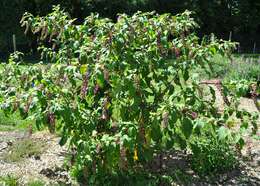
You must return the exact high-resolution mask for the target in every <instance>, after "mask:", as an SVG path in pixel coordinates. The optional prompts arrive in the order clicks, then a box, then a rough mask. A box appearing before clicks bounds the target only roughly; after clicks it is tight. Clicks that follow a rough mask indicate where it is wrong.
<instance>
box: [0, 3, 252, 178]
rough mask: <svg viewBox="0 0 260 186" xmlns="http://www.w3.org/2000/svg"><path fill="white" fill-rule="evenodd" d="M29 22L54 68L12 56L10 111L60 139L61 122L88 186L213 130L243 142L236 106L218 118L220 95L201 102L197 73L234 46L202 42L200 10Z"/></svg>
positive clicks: (6, 79)
mask: <svg viewBox="0 0 260 186" xmlns="http://www.w3.org/2000/svg"><path fill="white" fill-rule="evenodd" d="M21 23H22V25H23V26H25V27H26V32H28V31H29V30H31V31H32V32H33V33H35V34H37V35H38V36H39V39H40V40H41V41H42V42H41V43H42V44H41V45H40V50H41V51H42V57H44V58H46V59H47V60H49V62H50V63H49V64H47V65H44V64H35V65H32V66H28V67H26V68H21V67H20V64H19V63H16V62H14V61H13V60H12V59H10V61H9V63H8V64H7V65H5V67H4V69H3V70H2V71H1V73H0V81H1V89H0V96H1V97H0V100H1V108H2V109H4V110H5V111H11V112H14V111H16V110H17V109H18V110H19V111H20V113H21V114H22V115H23V116H24V117H32V118H34V119H35V120H36V125H37V126H41V125H43V124H47V126H48V127H49V128H50V129H51V131H53V132H54V129H55V128H56V126H55V125H56V123H57V120H59V122H60V123H61V124H60V126H59V127H60V128H61V130H62V138H61V140H60V144H61V145H64V144H65V143H69V146H70V148H71V149H72V150H74V151H75V153H74V154H75V157H74V158H73V162H72V164H73V170H74V171H75V172H77V173H79V172H81V173H82V175H83V176H84V178H86V179H87V180H88V181H89V182H90V181H91V180H92V181H93V182H95V183H96V182H97V181H98V179H95V178H96V177H97V176H102V175H108V174H111V173H118V172H119V171H126V170H135V169H137V170H138V168H140V165H143V164H145V163H146V162H147V161H149V160H150V159H151V158H152V157H153V155H154V153H159V152H162V151H163V150H167V149H172V148H174V147H176V146H178V147H180V148H182V149H186V148H188V147H187V146H188V144H189V139H190V138H191V137H192V136H199V135H200V131H202V129H203V130H204V128H205V127H206V128H209V130H210V131H211V132H213V133H216V134H219V135H220V137H222V138H235V139H236V142H238V143H239V144H240V145H241V144H242V142H241V141H242V138H241V137H240V135H239V133H235V132H234V130H230V126H227V121H228V119H229V116H231V111H232V112H235V111H237V110H236V107H235V106H234V108H233V107H232V106H229V107H228V108H229V110H228V111H226V112H225V113H224V114H222V113H219V112H218V110H217V108H215V107H214V101H215V100H214V98H215V96H214V95H215V94H214V91H213V90H212V95H213V96H212V99H210V100H205V99H204V98H202V97H200V95H199V93H198V90H199V83H198V82H197V81H196V80H194V78H193V74H191V73H190V71H191V69H193V68H195V67H200V68H202V69H204V70H205V71H208V69H210V68H209V67H210V59H211V57H212V56H213V55H215V54H216V53H220V54H222V55H227V54H228V53H229V52H231V51H232V49H233V48H234V47H235V43H231V42H229V41H222V40H217V39H216V38H211V39H210V40H205V39H203V40H200V39H199V38H198V37H197V36H196V34H195V33H194V32H193V31H194V29H195V28H198V25H197V23H196V22H195V21H194V20H193V18H192V17H191V12H189V11H185V12H184V13H182V14H178V15H176V16H172V15H170V14H163V15H158V14H156V13H154V12H151V13H141V12H137V13H136V14H134V15H133V16H127V15H125V14H121V15H119V17H118V19H117V21H116V22H113V21H111V20H109V19H104V18H100V17H99V16H98V15H97V14H91V15H90V16H89V17H87V18H86V19H85V21H84V23H83V24H81V25H76V24H74V20H71V19H70V18H69V15H67V14H66V13H65V12H64V11H63V10H61V9H60V8H59V7H58V6H56V7H54V9H53V12H52V13H50V14H48V15H47V16H45V17H39V16H36V17H34V16H33V15H32V14H30V13H25V14H24V17H23V18H22V21H21ZM50 46H52V47H50ZM238 112H239V113H240V114H241V113H242V112H240V111H238ZM242 114H244V112H243V113H242ZM246 114H247V116H248V117H251V114H250V113H246ZM240 118H241V120H243V117H242V116H241V117H240ZM246 121H247V120H243V122H244V123H245V122H246ZM248 121H250V120H249V119H248ZM245 126H248V125H246V124H244V125H243V127H245ZM92 178H93V179H92Z"/></svg>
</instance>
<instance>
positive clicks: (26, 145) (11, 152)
mask: <svg viewBox="0 0 260 186" xmlns="http://www.w3.org/2000/svg"><path fill="white" fill-rule="evenodd" d="M44 148H45V145H44V144H43V142H40V141H35V140H33V139H30V138H29V139H23V140H20V141H17V142H16V143H14V144H13V145H12V146H11V147H10V148H9V149H8V152H7V153H5V154H4V156H3V159H4V160H5V161H7V162H18V161H21V160H23V159H24V158H27V157H31V156H39V155H40V154H41V153H42V152H43V151H44Z"/></svg>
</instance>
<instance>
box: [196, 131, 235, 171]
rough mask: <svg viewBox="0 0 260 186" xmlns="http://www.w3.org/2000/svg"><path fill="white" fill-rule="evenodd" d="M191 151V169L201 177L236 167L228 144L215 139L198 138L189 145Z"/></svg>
mask: <svg viewBox="0 0 260 186" xmlns="http://www.w3.org/2000/svg"><path fill="white" fill-rule="evenodd" d="M191 149H192V153H193V155H192V160H191V165H192V168H193V170H194V171H195V172H197V173H198V174H199V175H201V176H205V175H214V174H215V173H221V172H223V171H228V170H231V169H233V168H234V167H235V166H236V165H237V159H236V157H235V152H234V150H233V149H232V148H231V147H230V144H228V143H227V142H224V141H221V140H218V139H216V138H215V137H212V136H210V137H198V138H196V139H194V140H193V142H192V143H191Z"/></svg>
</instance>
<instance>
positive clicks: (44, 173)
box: [0, 87, 260, 186]
mask: <svg viewBox="0 0 260 186" xmlns="http://www.w3.org/2000/svg"><path fill="white" fill-rule="evenodd" d="M213 88H214V87H213ZM214 89H216V88H214ZM216 97H217V101H216V104H217V106H218V107H219V108H222V107H223V105H224V102H223V99H222V97H221V95H220V93H219V92H218V91H216ZM240 108H241V109H246V110H247V111H249V112H257V109H256V107H255V105H254V103H253V101H252V100H251V99H248V98H241V100H240ZM258 126H259V127H260V121H258ZM24 136H25V134H24V133H22V132H0V177H1V176H6V175H8V174H10V175H15V176H16V177H18V178H19V182H20V183H21V185H27V183H28V181H29V180H30V181H31V180H43V181H44V182H45V183H46V184H47V185H54V184H57V185H76V183H75V182H73V181H72V180H71V178H70V176H69V173H68V172H67V171H66V170H64V168H63V164H64V160H65V159H66V154H67V149H66V148H65V147H60V146H59V144H58V141H59V138H58V137H57V136H54V135H51V134H49V133H48V132H38V133H35V134H33V136H32V138H33V139H36V140H41V141H43V142H44V143H45V144H46V147H47V148H46V149H45V151H44V152H43V153H42V154H41V155H40V157H28V158H26V159H25V160H23V161H21V162H18V163H8V162H5V161H4V160H2V159H1V156H2V155H3V153H5V152H7V151H8V148H9V146H10V145H12V144H13V143H14V142H15V141H17V140H19V139H22V138H24ZM257 136H259V137H260V133H259V131H258V134H257ZM162 156H163V157H162V158H163V164H162V170H159V171H160V172H161V173H163V172H166V171H169V170H170V171H175V173H174V175H175V179H176V182H175V183H174V184H173V185H223V186H224V185H233V186H237V185H241V186H242V185H256V186H258V185H260V141H259V139H253V138H250V137H247V138H246V147H245V148H244V150H243V151H242V157H243V158H241V163H240V166H239V168H238V169H235V170H234V171H231V172H229V173H225V174H221V175H218V176H216V177H215V178H214V179H212V178H209V179H208V180H207V178H206V179H205V178H204V179H203V181H202V180H201V179H200V178H199V177H198V176H197V175H196V174H194V172H193V171H192V170H191V169H190V165H189V161H188V159H189V158H188V157H187V155H185V154H184V153H182V152H176V151H175V152H167V153H164V154H163V155H162ZM156 162H158V161H156V160H155V163H154V164H152V165H151V166H156ZM150 168H153V167H150Z"/></svg>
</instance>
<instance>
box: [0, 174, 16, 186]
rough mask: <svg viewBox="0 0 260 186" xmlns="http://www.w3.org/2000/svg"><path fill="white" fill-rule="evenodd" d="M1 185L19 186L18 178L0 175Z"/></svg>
mask: <svg viewBox="0 0 260 186" xmlns="http://www.w3.org/2000/svg"><path fill="white" fill-rule="evenodd" d="M0 185H2V186H18V178H17V177H14V176H12V175H7V176H5V177H0Z"/></svg>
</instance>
